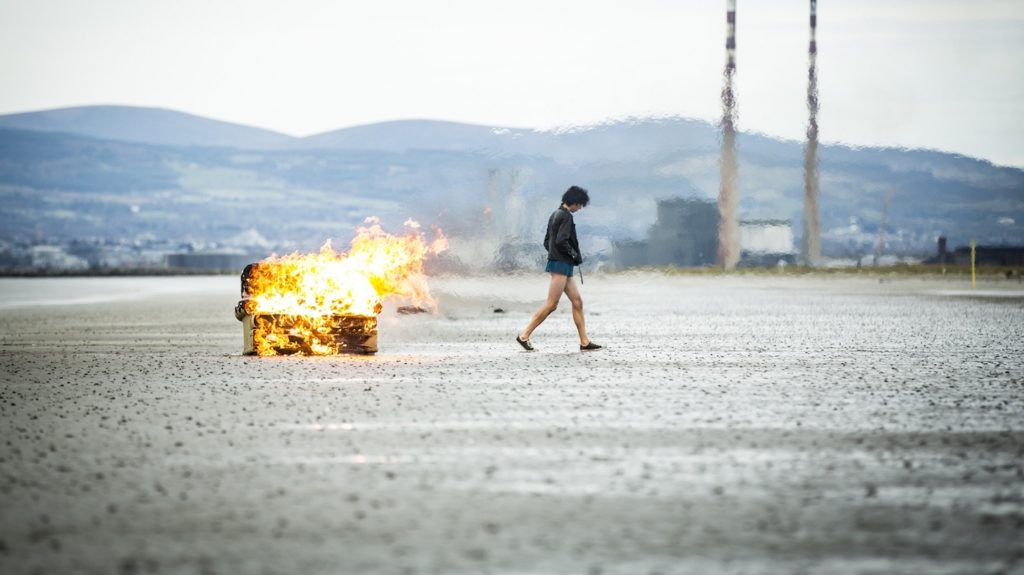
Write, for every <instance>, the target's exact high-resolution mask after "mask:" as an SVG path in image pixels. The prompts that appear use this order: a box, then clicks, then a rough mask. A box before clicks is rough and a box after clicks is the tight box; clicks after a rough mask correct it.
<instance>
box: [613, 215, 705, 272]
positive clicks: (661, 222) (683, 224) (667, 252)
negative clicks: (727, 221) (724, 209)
mask: <svg viewBox="0 0 1024 575" xmlns="http://www.w3.org/2000/svg"><path fill="white" fill-rule="evenodd" d="M717 259H718V206H717V205H715V204H714V203H713V202H708V201H705V200H696V199H686V198H672V199H668V200H660V201H659V202H658V219H657V221H655V223H654V225H652V226H651V228H650V230H649V231H648V233H647V240H646V241H635V240H632V241H624V242H617V243H616V244H615V245H614V251H613V255H612V261H613V262H614V264H615V266H616V267H620V268H628V267H636V266H645V265H652V266H669V265H674V266H680V267H694V266H706V265H712V264H714V263H715V261H716V260H717Z"/></svg>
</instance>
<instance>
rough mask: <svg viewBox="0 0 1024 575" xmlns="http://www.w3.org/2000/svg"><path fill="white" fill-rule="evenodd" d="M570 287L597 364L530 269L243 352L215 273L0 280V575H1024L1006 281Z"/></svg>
mask: <svg viewBox="0 0 1024 575" xmlns="http://www.w3.org/2000/svg"><path fill="white" fill-rule="evenodd" d="M585 281H586V283H585V285H584V286H583V293H584V297H585V299H586V302H587V310H588V322H589V324H588V325H589V329H590V331H591V335H592V337H593V339H594V341H596V342H598V343H602V344H605V345H607V346H608V347H607V349H605V350H602V351H599V352H593V353H586V354H581V353H579V352H578V351H576V350H577V349H578V348H577V346H578V342H577V340H576V337H575V332H574V329H573V327H572V322H571V318H570V316H569V312H568V304H567V303H564V304H563V306H562V307H561V308H560V309H559V310H558V311H557V312H556V313H555V315H553V316H552V317H551V318H550V319H549V320H548V322H547V323H546V324H544V325H543V326H542V327H541V328H540V330H538V331H537V332H536V333H535V334H534V337H533V341H534V344H535V345H536V346H537V348H538V351H537V352H534V353H527V352H524V351H522V350H521V349H520V348H519V347H518V346H517V345H516V343H515V341H514V340H513V338H514V336H515V334H516V332H517V330H518V329H520V328H521V327H522V326H523V325H525V323H526V321H527V319H528V317H529V314H530V313H531V312H532V311H533V309H534V308H535V307H536V306H537V305H538V304H539V303H540V299H541V298H542V297H543V296H544V293H545V289H546V285H545V282H546V280H545V278H544V277H543V276H541V275H539V274H538V275H532V276H528V277H503V278H472V279H462V280H456V279H441V280H435V281H433V282H432V284H431V285H432V286H433V289H434V292H435V295H437V296H438V298H439V300H440V311H439V313H438V314H437V315H435V316H431V315H418V316H404V315H399V314H397V313H395V307H394V305H393V304H392V305H389V306H388V307H387V308H386V309H385V311H384V313H383V314H382V315H381V317H380V330H379V331H380V352H379V353H378V354H377V355H376V356H372V357H331V358H294V357H290V358H263V359H260V358H252V357H242V356H241V355H240V352H241V346H242V342H241V327H240V324H239V322H237V321H236V320H235V319H234V316H233V315H232V308H233V306H234V304H235V302H236V301H237V292H238V281H237V278H234V277H216V278H124V279H103V280H94V281H92V282H90V280H83V279H77V280H57V279H49V280H0V295H2V296H3V300H4V302H5V304H6V305H5V306H4V307H3V309H2V311H3V313H2V314H0V572H3V573H581V574H598V573H601V574H618V573H622V574H633V573H641V574H643V573H663V574H671V573H694V574H697V573H700V574H704V573H755V574H776V573H777V574H790V573H895V574H902V573H905V574H912V573H913V574H917V573H963V574H977V573H1013V572H1016V573H1020V572H1024V463H1022V462H1024V401H1022V400H1024V369H1022V367H1024V290H1022V289H1021V287H1020V286H1019V285H1017V284H1009V283H998V282H991V283H984V284H981V285H979V289H978V290H974V291H972V290H970V289H969V285H965V284H964V283H962V282H953V281H939V280H931V281H929V280H911V279H907V280H887V281H882V282H880V281H879V280H878V279H877V278H866V279H850V278H845V279H836V278H815V277H727V278H722V277H719V278H712V277H707V278H702V277H664V276H656V275H637V276H624V275H618V276H599V275H594V276H591V275H587V277H586V279H585ZM60 282H66V283H60ZM133 282H134V283H133ZM68 292H71V293H68ZM496 308H501V309H502V310H503V313H495V309H496Z"/></svg>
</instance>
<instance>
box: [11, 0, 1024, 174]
mask: <svg viewBox="0 0 1024 575" xmlns="http://www.w3.org/2000/svg"><path fill="white" fill-rule="evenodd" d="M738 4H739V7H738V10H739V14H738V30H737V42H738V56H737V58H738V73H737V86H738V97H739V111H740V117H739V126H740V128H741V129H743V130H753V131H758V132H762V133H765V134H768V135H772V136H778V137H784V138H790V139H802V138H803V134H804V130H805V125H806V122H807V110H806V105H805V102H806V90H807V81H806V70H807V40H808V30H807V15H808V4H809V3H808V0H738ZM725 5H726V2H725V0H631V1H628V2H627V1H625V0H620V1H614V2H613V1H602V0H502V1H496V0H451V1H446V2H443V1H439V0H374V1H367V0H358V1H342V0H338V1H328V0H322V1H313V0H289V1H287V2H285V1H281V0H245V1H226V0H174V1H171V0H32V1H24V0H0V78H2V82H3V84H2V87H0V88H2V89H0V113H10V112H22V111H29V110H39V109H46V108H55V107H64V106H77V105H86V104H128V105H139V106H156V107H163V108H171V109H176V110H181V111H185V112H190V113H193V114H198V115H202V116H208V117H212V118H216V119H220V120H227V121H232V122H238V123H242V124H248V125H253V126H259V127H264V128H270V129H273V130H278V131H281V132H286V133H289V134H294V135H308V134H312V133H316V132H323V131H328V130H332V129H336V128H340V127H345V126H351V125H355V124H364V123H370V122H377V121H382V120H393V119H406V118H432V119H443V120H457V121H463V122H472V123H481V124H490V125H501V126H514V127H536V128H548V127H554V126H567V125H581V124H588V123H594V122H600V121H602V120H607V119H612V118H619V117H623V116H629V115H648V114H657V115H683V116H689V117H694V118H700V119H704V120H709V121H717V120H718V119H719V117H720V115H721V111H720V105H719V92H720V90H721V85H722V81H721V74H722V68H723V63H724V49H723V46H724V43H725ZM818 45H819V58H818V67H819V68H818V69H819V78H820V79H819V92H820V97H821V114H820V126H821V137H822V139H823V140H824V141H827V142H846V143H850V144H855V145H887V146H907V147H927V148H934V149H941V150H948V151H954V152H959V153H964V154H968V155H972V156H977V157H982V158H985V159H988V160H991V161H993V162H995V163H997V164H1005V165H1014V166H1019V167H1024V1H1021V0H961V1H955V0H820V1H819V3H818Z"/></svg>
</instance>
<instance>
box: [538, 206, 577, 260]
mask: <svg viewBox="0 0 1024 575" xmlns="http://www.w3.org/2000/svg"><path fill="white" fill-rule="evenodd" d="M544 249H546V250H548V259H549V260H555V261H559V262H565V263H567V264H571V265H577V266H578V265H580V264H581V263H583V256H582V255H580V241H579V239H577V238H576V224H575V223H574V222H573V221H572V212H570V211H569V210H567V209H566V208H565V207H564V206H559V207H558V209H557V210H555V213H553V214H551V217H550V218H548V231H547V233H546V234H544Z"/></svg>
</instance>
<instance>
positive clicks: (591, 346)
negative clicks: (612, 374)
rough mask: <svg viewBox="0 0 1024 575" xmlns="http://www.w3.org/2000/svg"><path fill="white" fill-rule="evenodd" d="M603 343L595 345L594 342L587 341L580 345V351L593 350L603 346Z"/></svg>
mask: <svg viewBox="0 0 1024 575" xmlns="http://www.w3.org/2000/svg"><path fill="white" fill-rule="evenodd" d="M603 347H604V346H603V345H597V344H596V343H594V342H592V341H591V342H588V343H587V345H581V346H580V351H594V350H598V349H601V348H603Z"/></svg>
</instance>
